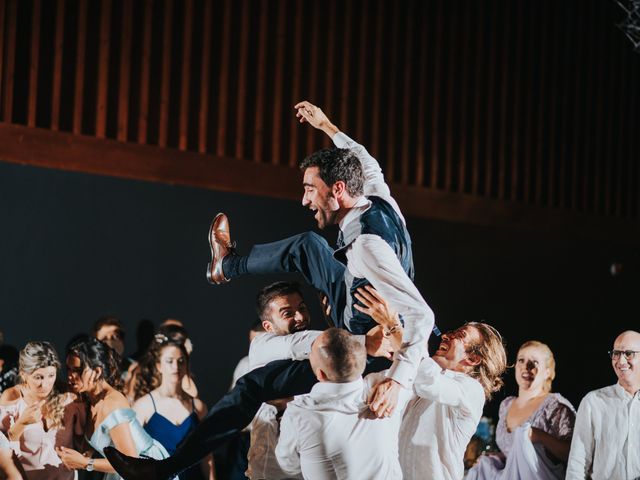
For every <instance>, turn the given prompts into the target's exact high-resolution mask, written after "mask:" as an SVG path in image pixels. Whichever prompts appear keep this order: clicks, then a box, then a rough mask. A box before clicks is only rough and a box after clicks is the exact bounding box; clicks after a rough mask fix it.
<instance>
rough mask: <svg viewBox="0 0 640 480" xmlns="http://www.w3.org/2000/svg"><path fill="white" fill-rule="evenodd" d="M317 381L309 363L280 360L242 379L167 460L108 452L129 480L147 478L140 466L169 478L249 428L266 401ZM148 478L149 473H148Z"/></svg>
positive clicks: (307, 388) (306, 388)
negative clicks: (140, 458)
mask: <svg viewBox="0 0 640 480" xmlns="http://www.w3.org/2000/svg"><path fill="white" fill-rule="evenodd" d="M316 382H317V380H316V377H315V375H314V373H313V370H312V368H311V365H310V363H309V361H307V360H305V361H302V362H296V361H292V360H277V361H275V362H271V363H269V364H267V365H265V366H264V367H261V368H257V369H255V370H252V371H251V372H249V373H247V374H246V375H245V376H244V377H241V378H240V379H239V380H238V382H237V383H236V386H235V387H234V388H233V389H232V390H231V391H230V392H229V393H227V394H226V395H225V396H224V397H222V399H221V400H220V401H219V402H218V403H216V404H215V405H214V406H213V407H211V410H209V414H208V415H207V417H206V418H205V419H204V420H203V421H202V422H201V423H200V424H199V425H198V426H197V427H196V429H195V430H194V431H193V432H192V433H191V434H190V435H189V436H188V437H187V438H186V439H185V440H184V441H183V442H182V443H181V444H180V446H179V447H178V449H177V450H176V452H175V453H174V454H173V455H172V456H171V457H169V458H167V459H165V460H160V461H158V462H153V467H152V470H151V469H150V467H149V468H147V467H148V466H149V461H148V460H143V461H140V460H138V459H131V458H129V457H123V456H122V455H121V454H117V452H113V451H107V450H105V454H106V456H107V458H108V459H109V461H110V462H111V464H112V466H113V467H114V468H115V469H116V471H117V472H118V473H119V474H120V475H122V476H123V477H124V478H125V479H129V478H131V479H137V478H144V476H142V475H138V473H137V472H138V465H141V466H142V465H143V463H146V466H145V468H147V470H146V472H149V471H152V472H153V473H152V475H153V478H157V479H169V478H171V477H173V476H174V475H177V474H178V473H180V472H181V471H183V470H185V469H186V468H188V467H190V466H191V465H193V464H195V463H197V462H198V461H200V460H201V459H202V458H204V457H205V456H207V455H208V454H209V453H211V451H212V450H214V449H215V448H216V447H217V446H219V445H220V444H221V443H222V442H224V441H225V440H227V439H228V438H229V437H231V436H232V435H234V434H236V433H238V432H240V431H241V430H242V429H243V428H244V427H246V426H247V425H248V424H249V423H250V422H251V420H252V419H253V417H254V415H255V414H256V412H257V411H258V409H259V408H260V405H262V403H263V402H266V401H269V400H275V399H278V398H285V397H291V396H293V395H300V394H302V393H307V392H309V391H310V390H311V387H312V386H313V385H314V384H315V383H316ZM147 475H148V473H147Z"/></svg>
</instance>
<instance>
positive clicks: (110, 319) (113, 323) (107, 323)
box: [93, 315, 124, 340]
mask: <svg viewBox="0 0 640 480" xmlns="http://www.w3.org/2000/svg"><path fill="white" fill-rule="evenodd" d="M102 327H118V330H120V334H121V337H122V339H123V340H124V326H123V325H122V322H121V321H120V319H119V318H118V317H114V316H113V315H104V316H102V317H100V318H99V319H98V320H96V323H94V324H93V336H94V337H95V336H96V335H98V332H99V331H100V329H101V328H102Z"/></svg>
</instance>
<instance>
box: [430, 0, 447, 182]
mask: <svg viewBox="0 0 640 480" xmlns="http://www.w3.org/2000/svg"><path fill="white" fill-rule="evenodd" d="M436 8H437V9H438V14H437V15H438V16H437V20H436V25H437V26H436V39H435V46H434V52H435V58H434V63H433V71H432V72H431V78H432V80H433V97H432V98H433V105H432V106H431V131H430V132H429V133H428V135H429V136H430V137H431V153H430V155H429V157H430V158H429V162H430V164H431V165H430V166H431V168H430V171H431V178H430V182H429V185H430V186H431V188H432V189H434V190H435V189H436V188H438V175H439V167H440V165H439V163H440V155H439V146H440V131H441V130H440V129H441V127H440V121H439V119H440V94H441V92H440V81H441V78H442V74H441V72H442V50H443V46H442V44H443V40H442V39H443V29H444V27H443V24H444V15H443V14H442V10H443V9H444V4H443V3H442V2H438V6H437V7H436Z"/></svg>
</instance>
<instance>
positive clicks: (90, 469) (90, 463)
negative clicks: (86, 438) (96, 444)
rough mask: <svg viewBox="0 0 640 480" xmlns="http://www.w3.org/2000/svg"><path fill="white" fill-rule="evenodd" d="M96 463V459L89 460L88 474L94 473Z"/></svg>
mask: <svg viewBox="0 0 640 480" xmlns="http://www.w3.org/2000/svg"><path fill="white" fill-rule="evenodd" d="M95 461H96V459H95V458H90V459H89V463H87V468H85V470H86V471H87V472H93V464H94V462H95Z"/></svg>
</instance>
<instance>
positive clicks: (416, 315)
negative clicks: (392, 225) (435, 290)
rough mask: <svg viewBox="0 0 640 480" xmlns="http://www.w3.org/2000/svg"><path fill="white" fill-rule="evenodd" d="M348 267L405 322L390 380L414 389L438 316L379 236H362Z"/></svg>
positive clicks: (351, 252) (351, 249) (352, 249)
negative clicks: (417, 371) (375, 291)
mask: <svg viewBox="0 0 640 480" xmlns="http://www.w3.org/2000/svg"><path fill="white" fill-rule="evenodd" d="M346 255H347V268H348V269H349V271H350V272H351V274H352V275H353V276H354V277H360V278H366V279H367V280H368V281H369V282H370V283H371V285H372V286H373V288H375V289H376V290H377V291H378V292H379V293H380V295H381V296H382V297H383V298H385V299H386V300H387V302H389V305H390V306H391V307H392V308H393V309H394V310H395V311H396V312H398V313H399V314H400V315H401V316H402V319H403V320H404V333H403V335H402V345H401V346H400V348H399V349H398V351H397V352H396V353H395V355H394V361H393V365H392V366H391V369H390V370H389V374H388V377H390V378H392V379H393V380H395V381H397V382H398V383H400V384H402V385H403V386H404V387H410V386H411V384H412V383H413V380H414V376H415V372H416V369H417V368H418V365H419V363H420V360H421V359H422V357H423V356H425V355H426V351H427V339H428V338H429V335H430V334H431V330H432V329H433V323H434V316H433V312H432V311H431V308H429V305H427V302H426V301H425V300H424V298H422V295H420V292H419V291H418V289H417V288H416V286H415V285H414V284H413V282H412V281H411V279H410V278H409V277H408V276H407V273H406V272H405V271H404V269H403V268H402V265H401V264H400V261H399V260H398V257H397V256H396V254H395V252H394V251H393V249H392V248H391V247H390V246H389V244H388V243H387V242H385V241H384V240H383V239H382V238H380V237H379V236H377V235H370V234H363V235H360V236H359V237H358V238H356V240H355V241H354V242H353V243H352V244H351V245H350V247H349V248H348V249H347V251H346Z"/></svg>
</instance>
